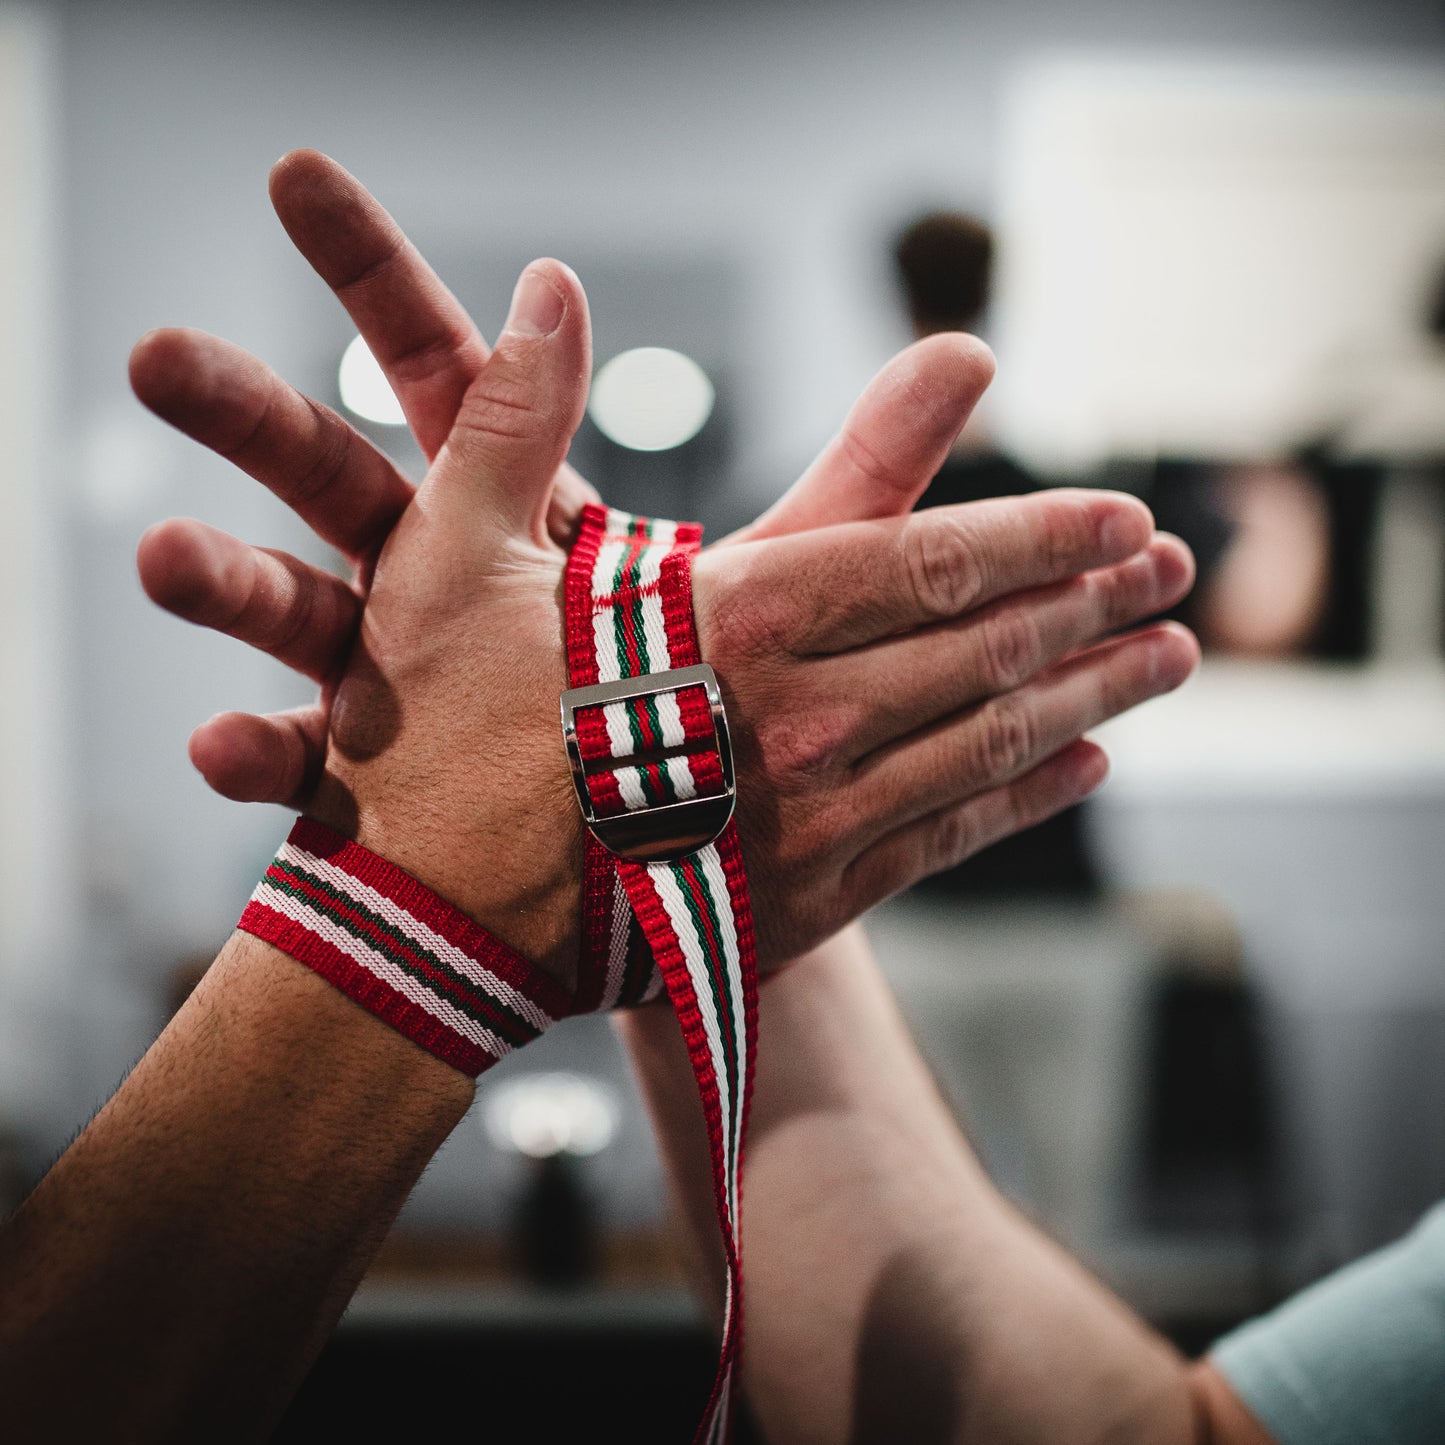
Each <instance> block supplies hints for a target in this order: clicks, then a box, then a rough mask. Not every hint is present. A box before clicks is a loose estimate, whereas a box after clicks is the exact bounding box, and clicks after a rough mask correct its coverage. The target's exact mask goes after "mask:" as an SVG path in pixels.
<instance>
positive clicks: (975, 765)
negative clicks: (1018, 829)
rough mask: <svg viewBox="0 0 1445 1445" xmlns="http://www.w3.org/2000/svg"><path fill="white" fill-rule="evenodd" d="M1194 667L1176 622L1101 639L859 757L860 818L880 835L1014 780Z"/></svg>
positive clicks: (1195, 649) (1192, 649)
mask: <svg viewBox="0 0 1445 1445" xmlns="http://www.w3.org/2000/svg"><path fill="white" fill-rule="evenodd" d="M1198 661H1199V644H1198V643H1197V642H1196V641H1195V639H1194V635H1193V634H1192V633H1191V632H1189V631H1188V630H1187V629H1186V628H1183V627H1180V626H1178V625H1177V624H1176V623H1162V624H1159V625H1157V626H1153V627H1147V628H1144V629H1143V630H1142V631H1139V632H1136V633H1133V634H1131V635H1129V636H1127V637H1121V638H1115V639H1113V640H1111V641H1108V642H1104V643H1100V644H1099V645H1098V646H1097V647H1093V648H1090V649H1089V650H1088V651H1087V652H1083V653H1080V654H1077V655H1076V656H1074V657H1071V658H1068V659H1067V660H1066V661H1064V662H1061V663H1059V664H1058V665H1057V666H1055V667H1053V668H1051V669H1049V670H1048V671H1047V672H1044V673H1040V674H1039V675H1038V676H1037V677H1036V678H1034V679H1032V680H1031V681H1029V682H1027V683H1025V684H1024V685H1023V686H1022V687H1019V688H1016V689H1015V690H1014V691H1013V692H1009V693H1005V694H1003V695H1002V696H1000V697H995V698H992V699H990V700H989V701H988V702H986V703H983V704H982V705H981V706H979V707H976V708H973V709H971V710H970V711H968V712H964V713H960V714H957V715H955V716H954V717H952V718H949V719H947V720H946V721H944V722H941V723H936V724H935V725H934V726H932V727H930V728H927V729H925V730H923V731H922V732H919V733H915V734H913V735H912V736H910V737H907V738H904V739H902V740H901V741H899V742H896V743H892V744H890V745H888V746H887V747H885V748H881V749H879V750H878V751H876V752H874V753H871V754H870V755H869V756H868V757H866V758H864V759H863V760H862V761H861V762H860V763H858V765H857V767H856V768H855V770H854V784H853V787H854V789H855V800H856V802H855V806H856V808H857V812H858V816H860V817H863V818H873V819H877V820H879V821H878V824H877V826H878V828H879V831H880V832H882V831H883V830H885V829H890V828H894V827H897V826H899V825H901V824H905V823H908V822H911V821H913V820H914V819H917V818H922V817H926V816H927V815H928V814H930V813H933V812H935V811H937V810H938V808H939V806H940V805H941V804H945V803H947V802H948V801H949V800H951V799H957V800H960V801H962V800H964V799H967V798H970V797H974V796H976V795H977V794H979V793H982V792H986V791H987V790H989V789H990V788H994V787H997V786H998V785H1000V784H1002V783H1008V782H1012V781H1013V780H1014V779H1015V778H1018V777H1020V776H1021V775H1022V774H1024V773H1026V772H1027V771H1029V769H1031V768H1033V767H1036V766H1037V765H1038V764H1039V763H1040V762H1042V761H1043V760H1044V759H1045V758H1048V757H1051V756H1052V755H1053V754H1054V753H1056V752H1058V751H1059V750H1060V749H1061V748H1063V747H1065V746H1067V745H1068V744H1069V743H1070V742H1072V741H1073V740H1074V739H1075V738H1077V737H1080V736H1081V735H1082V734H1084V733H1086V732H1087V731H1088V730H1089V729H1090V728H1092V727H1097V726H1098V725H1099V724H1100V723H1102V722H1104V721H1106V720H1107V719H1108V718H1111V717H1114V716H1115V715H1116V714H1118V713H1121V712H1125V711H1127V710H1128V709H1129V708H1131V707H1134V706H1136V705H1137V704H1139V703H1141V702H1144V701H1146V700H1147V699H1149V698H1151V697H1157V696H1158V695H1159V694H1160V693H1164V692H1169V691H1172V690H1173V689H1174V688H1176V687H1178V686H1179V684H1180V683H1182V682H1183V681H1184V680H1185V679H1186V678H1187V677H1188V676H1189V675H1190V673H1191V672H1193V671H1194V668H1195V666H1196V665H1197V663H1198Z"/></svg>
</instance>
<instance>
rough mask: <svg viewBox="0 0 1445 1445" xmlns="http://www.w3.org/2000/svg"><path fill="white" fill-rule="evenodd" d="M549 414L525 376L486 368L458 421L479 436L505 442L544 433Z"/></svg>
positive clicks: (459, 424)
mask: <svg viewBox="0 0 1445 1445" xmlns="http://www.w3.org/2000/svg"><path fill="white" fill-rule="evenodd" d="M548 420H549V415H548V412H547V410H546V409H545V408H543V407H541V406H539V405H538V391H537V389H536V388H535V387H532V386H529V385H528V384H527V382H526V379H525V378H524V377H522V376H510V375H507V374H505V373H504V372H502V371H501V370H500V369H495V370H494V371H492V372H486V371H484V372H483V373H482V375H481V376H480V377H478V378H477V380H476V381H474V382H473V383H472V385H471V387H470V388H469V390H468V391H467V394H466V396H465V397H464V398H463V400H462V404H461V408H460V410H459V411H458V412H457V421H456V424H457V426H458V428H460V429H461V430H462V431H464V432H468V433H470V434H471V435H473V436H476V437H480V438H495V439H497V440H499V441H504V442H516V441H529V440H531V439H532V438H534V437H536V436H538V435H539V434H543V435H545V434H546V432H547V431H548V430H550V428H549V427H548Z"/></svg>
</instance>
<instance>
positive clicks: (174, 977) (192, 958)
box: [165, 953, 216, 1022]
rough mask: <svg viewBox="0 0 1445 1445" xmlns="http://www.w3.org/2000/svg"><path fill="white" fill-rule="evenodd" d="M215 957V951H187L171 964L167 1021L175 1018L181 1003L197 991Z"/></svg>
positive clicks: (168, 979)
mask: <svg viewBox="0 0 1445 1445" xmlns="http://www.w3.org/2000/svg"><path fill="white" fill-rule="evenodd" d="M215 957H216V955H215V954H214V953H187V954H185V955H183V956H182V957H181V958H178V959H177V960H176V961H175V963H174V964H172V965H171V971H170V973H169V974H168V975H167V976H166V1005H165V1007H166V1021H167V1022H169V1021H170V1020H171V1019H173V1018H175V1016H176V1015H177V1014H178V1013H179V1012H180V1011H181V1005H182V1004H183V1003H185V1001H186V1000H187V999H188V998H190V996H191V995H192V994H193V993H194V992H195V991H196V987H197V985H198V984H199V983H200V981H201V980H202V979H203V978H204V977H205V976H206V970H207V969H208V968H210V966H211V964H212V963H213V962H214V961H215Z"/></svg>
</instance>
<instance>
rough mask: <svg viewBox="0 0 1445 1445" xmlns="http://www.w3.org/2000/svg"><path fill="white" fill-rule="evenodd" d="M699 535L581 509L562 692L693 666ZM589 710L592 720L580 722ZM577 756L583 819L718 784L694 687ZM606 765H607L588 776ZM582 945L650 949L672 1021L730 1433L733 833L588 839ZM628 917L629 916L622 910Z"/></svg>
mask: <svg viewBox="0 0 1445 1445" xmlns="http://www.w3.org/2000/svg"><path fill="white" fill-rule="evenodd" d="M701 540H702V529H701V528H700V527H697V526H695V525H693V524H690V523H674V522H663V521H648V520H647V519H645V518H641V517H633V516H630V515H628V514H627V513H625V512H617V511H612V510H610V509H608V508H604V507H595V506H594V507H588V508H587V509H586V510H585V512H584V513H583V520H582V527H581V531H580V533H579V536H578V539H577V542H576V544H575V546H574V547H573V550H572V555H571V557H570V559H569V561H568V566H567V577H566V584H565V588H566V613H567V616H566V627H567V654H568V665H569V671H570V679H571V685H572V686H573V687H574V688H580V687H591V686H595V685H596V684H599V683H607V682H616V681H619V680H620V679H622V678H631V677H644V676H646V675H648V674H655V673H661V672H667V671H671V670H673V669H677V668H683V667H689V666H693V665H695V664H697V663H699V662H700V661H701V658H700V656H699V653H698V647H697V636H696V632H695V629H694V625H693V616H692V587H691V569H692V557H693V555H694V553H696V551H697V549H698V546H699V544H700V542H701ZM589 711H590V712H591V714H592V715H591V716H588V713H589ZM577 731H578V743H579V748H580V750H581V752H582V754H583V757H584V759H586V761H587V762H588V763H590V764H592V765H593V766H592V767H589V769H588V779H587V781H588V786H589V791H590V795H591V799H592V803H593V806H594V808H595V809H596V811H598V812H599V813H603V814H614V813H616V812H618V811H638V810H642V809H645V808H648V807H653V806H657V805H659V804H665V803H669V802H678V801H682V800H685V799H689V798H693V797H703V796H709V795H710V794H712V793H716V792H718V791H720V790H721V787H722V772H721V768H720V760H719V757H718V754H717V748H716V740H715V735H714V732H713V727H712V722H711V719H710V716H709V714H708V710H707V704H706V701H705V699H703V698H702V694H701V689H698V688H684V689H682V690H681V691H678V692H673V693H665V694H663V695H661V696H650V697H648V698H645V699H641V700H637V701H630V702H612V703H607V704H606V705H605V706H601V707H597V708H595V709H591V710H588V709H580V710H579V714H578V718H577ZM606 760H612V761H615V763H616V766H615V767H610V768H609V767H606V766H601V767H598V766H596V765H597V764H599V763H605V761H606ZM586 850H587V851H586V869H587V875H586V878H587V900H588V903H587V907H588V915H587V919H586V925H587V934H588V944H589V946H590V947H591V948H592V949H593V950H594V951H596V952H599V953H600V952H602V951H604V950H608V949H616V948H618V947H619V946H625V947H628V948H630V946H631V945H630V943H628V944H626V945H619V943H618V940H619V939H630V937H631V930H632V929H634V928H637V929H639V930H640V932H641V933H642V934H643V935H644V936H645V938H646V940H647V942H648V943H649V944H650V945H651V950H652V954H653V956H654V957H655V959H656V962H657V965H658V967H659V968H660V969H661V972H662V976H663V978H664V980H665V981H666V985H667V991H668V994H669V996H670V997H671V1000H672V1004H673V1007H674V1009H675V1010H676V1013H677V1016H678V1020H679V1022H680V1023H681V1025H682V1032H683V1037H684V1038H685V1040H686V1042H687V1048H688V1054H689V1056H690V1058H691V1060H692V1067H693V1072H694V1074H695V1075H696V1078H697V1084H698V1092H699V1094H700V1095H701V1098H702V1105H703V1114H704V1117H705V1119H706V1122H707V1131H708V1139H709V1145H710V1150H711V1156H712V1168H713V1187H714V1192H715V1195H716V1202H717V1212H718V1222H719V1225H720V1227H721V1230H722V1238H723V1248H724V1253H725V1255H726V1259H727V1296H726V1301H725V1310H724V1317H723V1345H722V1358H721V1361H720V1362H719V1366H718V1373H717V1377H716V1380H715V1382H714V1384H713V1389H712V1393H711V1395H710V1397H709V1400H708V1405H707V1410H706V1413H705V1415H704V1417H703V1421H702V1424H701V1425H700V1426H699V1427H698V1433H697V1440H698V1441H699V1442H704V1441H706V1442H712V1441H720V1440H724V1439H726V1438H727V1436H728V1422H729V1404H730V1395H731V1388H732V1382H733V1379H734V1377H735V1375H736V1371H737V1367H738V1363H739V1360H740V1358H741V1353H742V1325H743V1302H742V1256H741V1236H740V1206H741V1180H742V1155H743V1139H744V1135H745V1133H746V1129H747V1116H748V1104H749V1100H750V1099H751V1095H752V1078H753V1064H754V1057H755V1053H756V1039H757V961H756V953H755V949H754V943H753V923H752V912H751V909H750V907H749V904H748V892H747V883H746V880H745V878H744V875H743V862H742V853H741V851H740V849H739V846H738V838H737V828H736V826H735V825H734V824H732V823H729V824H728V826H727V828H726V829H725V830H724V831H723V833H722V834H721V835H720V836H719V837H718V838H717V839H716V840H715V841H713V842H712V843H709V844H708V845H707V846H706V847H704V848H702V849H700V850H699V851H698V852H695V853H692V854H689V855H688V856H687V857H685V858H683V859H681V860H679V861H677V862H670V863H650V864H643V863H639V862H635V861H633V860H631V859H627V858H617V857H614V856H613V855H612V854H610V853H607V852H606V851H605V850H604V849H603V848H602V847H601V845H600V844H598V843H597V841H596V840H595V839H594V838H593V837H592V836H591V835H590V834H589V835H588V837H587V841H586ZM627 905H630V907H628V906H627Z"/></svg>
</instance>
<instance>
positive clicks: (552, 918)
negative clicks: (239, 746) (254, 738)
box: [306, 748, 582, 993]
mask: <svg viewBox="0 0 1445 1445" xmlns="http://www.w3.org/2000/svg"><path fill="white" fill-rule="evenodd" d="M558 752H559V753H560V748H559V749H558ZM339 761H341V762H342V763H343V764H344V760H339ZM359 772H360V775H358V773H359ZM562 789H566V791H565V793H564V792H562V791H561V790H562ZM557 791H558V794H559V798H560V803H559V804H556V805H554V806H551V807H545V806H536V805H535V803H534V801H533V800H532V799H530V798H529V797H527V796H526V790H519V793H518V795H517V796H514V797H512V798H509V799H507V800H506V801H505V803H504V804H503V805H502V806H500V807H485V808H484V806H483V805H481V804H480V803H477V805H476V806H475V807H473V808H471V809H466V810H463V809H458V808H457V807H456V801H457V800H456V799H455V797H452V798H448V799H446V800H445V802H444V803H443V802H442V801H441V800H439V799H434V798H431V797H428V795H427V792H426V790H425V789H424V788H423V787H421V786H413V785H411V783H410V780H408V779H401V780H397V779H396V778H395V777H394V776H392V777H383V778H375V779H373V778H371V777H369V776H367V775H366V773H365V772H364V771H360V770H355V769H350V768H345V767H344V766H343V767H339V768H334V769H333V767H332V765H331V764H330V763H328V770H327V773H326V774H325V776H324V777H323V778H322V780H321V783H320V785H319V786H318V788H317V790H316V793H315V796H314V797H313V798H312V799H311V801H310V803H309V804H308V806H307V808H306V815H307V816H308V817H311V818H314V819H315V820H316V821H317V822H319V823H322V824H324V825H325V826H326V827H328V828H331V829H333V830H334V831H335V832H337V833H340V834H342V835H343V836H344V837H347V838H350V839H352V840H353V841H355V842H357V843H359V844H360V845H361V846H362V847H363V848H366V849H368V850H369V851H370V852H372V853H375V854H377V855H378V856H379V857H381V858H384V859H386V860H387V862H389V863H391V864H393V865H394V866H395V867H397V868H399V869H401V870H402V871H403V872H404V873H407V874H409V875H410V876H411V877H412V878H414V879H416V881H417V882H419V883H421V884H422V885H424V886H425V887H426V888H428V889H430V890H431V891H432V892H433V893H435V894H436V895H437V896H438V897H439V898H441V899H443V900H445V901H446V902H447V903H449V904H451V906H452V907H454V908H456V909H457V910H458V911H460V912H461V913H463V914H465V915H466V916H467V917H468V918H469V919H471V920H472V921H473V922H474V923H476V924H477V925H478V926H479V927H481V928H484V929H486V930H487V931H488V932H489V933H491V934H493V935H494V936H495V937H496V938H497V939H499V940H500V941H501V942H502V943H504V944H506V945H507V947H509V948H511V949H514V950H516V952H518V953H520V954H521V955H522V956H523V957H524V958H526V959H527V960H529V961H530V962H531V963H532V964H534V965H535V966H536V967H537V968H538V969H539V970H540V971H541V972H542V973H544V974H546V975H547V976H548V977H549V978H551V979H552V980H553V981H554V982H556V983H557V984H559V985H560V986H561V987H562V988H563V989H565V990H567V991H568V993H571V992H574V991H575V989H576V984H577V961H578V953H579V945H580V922H581V916H582V902H581V899H582V828H581V824H580V820H579V818H578V816H577V809H576V805H575V803H574V802H573V800H572V797H571V791H570V786H569V785H568V784H567V782H566V780H565V778H562V779H560V780H559V785H558V789H557Z"/></svg>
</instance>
